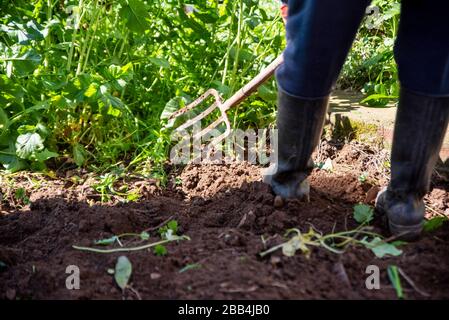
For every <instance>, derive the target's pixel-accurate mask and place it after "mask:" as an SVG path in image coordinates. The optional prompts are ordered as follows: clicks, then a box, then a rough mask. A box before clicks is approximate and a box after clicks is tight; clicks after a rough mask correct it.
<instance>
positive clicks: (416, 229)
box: [388, 220, 424, 241]
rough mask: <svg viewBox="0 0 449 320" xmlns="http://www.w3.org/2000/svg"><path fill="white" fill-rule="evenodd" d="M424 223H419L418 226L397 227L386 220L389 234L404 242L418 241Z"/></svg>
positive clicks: (397, 225)
mask: <svg viewBox="0 0 449 320" xmlns="http://www.w3.org/2000/svg"><path fill="white" fill-rule="evenodd" d="M423 225H424V222H421V223H419V224H415V225H411V226H410V225H408V226H404V225H399V224H394V223H392V222H391V221H390V220H388V226H389V228H390V232H391V233H392V234H393V235H395V236H398V238H399V239H401V240H405V241H414V240H418V239H419V238H420V236H421V232H422V229H423Z"/></svg>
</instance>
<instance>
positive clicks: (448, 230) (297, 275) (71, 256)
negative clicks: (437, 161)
mask: <svg viewBox="0 0 449 320" xmlns="http://www.w3.org/2000/svg"><path fill="white" fill-rule="evenodd" d="M387 156H388V155H387V154H382V153H379V151H375V150H373V149H372V148H371V147H367V146H363V145H359V144H350V145H349V144H348V145H345V146H343V147H342V146H337V147H336V146H332V145H329V144H324V145H323V144H322V145H321V146H320V148H319V151H318V153H317V154H316V155H315V157H316V159H318V160H320V159H321V160H324V159H327V158H330V159H331V160H332V163H333V172H329V171H325V170H320V169H316V170H314V171H313V173H312V175H311V178H310V181H311V199H310V202H308V203H307V202H300V201H297V200H293V201H286V202H285V203H283V205H282V206H279V205H276V207H275V206H274V205H273V204H274V195H273V194H272V193H271V190H270V188H269V187H268V186H266V185H264V184H263V183H262V182H261V179H260V173H259V171H260V168H259V167H257V166H253V165H250V164H248V163H235V164H226V165H202V166H200V165H187V166H185V167H183V168H173V169H172V171H171V172H172V174H171V178H170V183H169V184H168V186H167V187H165V188H162V187H159V186H157V185H156V184H155V182H154V181H149V180H139V179H130V181H128V182H129V184H128V185H129V186H130V188H136V190H138V191H139V192H140V194H141V198H140V199H139V200H138V201H136V202H128V203H126V202H123V201H110V202H106V203H101V202H100V201H99V200H100V199H99V195H98V193H97V192H95V191H94V189H93V188H92V187H91V186H89V181H90V179H94V178H92V177H87V176H86V177H83V178H82V179H81V180H82V181H81V182H80V181H78V180H76V179H74V178H73V177H74V176H75V175H74V173H66V177H59V178H57V179H54V178H48V177H42V176H39V178H38V179H37V178H36V177H32V179H30V178H29V177H27V176H26V175H25V174H24V175H22V176H19V177H17V178H16V179H15V180H14V183H15V184H14V186H11V185H10V184H8V185H7V184H6V183H5V182H3V183H2V186H1V192H2V193H3V198H4V199H5V198H6V199H12V198H11V197H10V196H9V198H8V196H7V195H10V194H11V192H10V191H8V190H9V189H8V188H12V189H14V188H18V187H20V186H22V187H23V188H25V190H26V194H27V196H28V197H29V199H30V202H31V203H30V204H22V205H21V204H20V203H19V202H20V201H16V202H14V201H13V200H11V201H3V203H2V207H1V209H2V211H1V214H0V261H2V262H3V263H4V264H5V265H6V266H3V267H1V268H0V298H2V299H5V298H6V299H137V298H138V297H139V296H140V297H141V298H142V299H304V298H311V299H396V298H397V295H396V291H395V289H394V288H393V287H392V285H391V284H390V281H389V279H388V276H387V271H386V270H387V266H389V265H396V266H398V267H399V268H400V269H401V270H402V271H403V272H404V274H405V275H406V276H407V277H408V278H409V280H411V282H412V284H411V283H409V282H408V281H406V280H405V279H404V278H402V286H403V289H404V292H405V296H406V298H407V299H440V298H446V299H447V298H449V273H448V270H449V224H448V223H445V224H443V225H442V227H441V228H439V229H438V230H436V231H434V232H431V233H427V234H424V236H423V238H422V239H421V240H419V241H417V242H413V243H408V244H404V245H402V246H401V247H400V248H401V249H402V250H403V253H402V254H401V255H400V256H398V257H387V258H382V259H379V258H376V257H375V255H374V254H373V253H372V252H371V251H370V250H368V249H366V248H364V247H362V246H350V247H349V248H348V249H347V250H346V252H345V253H343V254H336V253H332V252H329V251H327V250H325V249H324V248H321V247H313V248H312V249H311V254H310V256H309V257H306V256H305V255H303V254H301V252H297V253H296V255H295V256H293V257H287V256H284V255H282V252H281V251H276V252H275V253H273V254H271V255H268V256H266V257H264V258H261V257H260V256H259V253H260V252H261V251H263V250H266V249H267V248H271V247H272V246H274V245H276V244H279V243H281V242H282V241H283V240H285V238H283V236H284V233H285V231H286V230H287V229H289V228H299V229H300V230H301V231H303V232H307V231H308V230H309V228H310V226H313V227H314V228H315V229H316V230H319V231H320V232H322V233H323V234H326V233H330V232H335V231H342V230H349V229H354V228H356V227H357V223H356V222H355V221H354V219H353V217H352V215H353V206H354V205H355V204H357V203H359V202H365V203H368V204H373V200H374V198H375V195H376V193H377V191H378V190H379V188H380V187H381V186H382V185H384V184H385V183H386V182H387V177H388V175H387V174H386V173H385V170H384V169H382V168H380V167H379V166H381V164H382V162H383V161H384V159H385V157H387ZM362 174H363V176H364V177H365V176H366V177H367V178H366V179H361V176H362ZM36 180H38V183H37V184H36ZM3 181H4V180H3ZM33 181H34V182H33ZM448 190H449V183H448V182H447V180H444V179H443V178H442V177H441V176H435V177H434V180H433V183H432V192H431V193H430V194H429V196H427V198H426V203H427V204H428V206H429V210H428V214H429V216H434V215H437V214H438V215H441V214H445V215H449V192H448ZM170 219H173V220H177V221H178V224H179V230H178V234H185V235H188V236H189V237H190V238H191V240H190V241H180V242H178V243H170V244H168V245H167V246H166V247H167V249H168V254H167V255H166V256H157V255H155V254H154V253H153V252H152V251H149V250H141V251H135V252H129V253H125V255H126V256H127V257H128V258H129V260H130V261H131V263H132V266H133V274H132V278H131V281H130V286H131V287H132V288H133V290H125V291H124V292H122V290H121V289H120V288H119V287H118V286H117V285H116V284H115V281H114V277H113V276H112V275H110V274H108V272H107V270H108V269H110V268H114V266H115V263H116V261H117V258H118V257H119V256H120V255H123V253H113V254H99V253H91V252H84V251H79V250H75V249H73V248H72V245H81V246H93V243H92V241H93V240H95V239H102V238H109V237H111V236H113V235H117V234H120V233H125V232H134V233H140V232H141V231H143V230H149V233H150V235H151V238H150V240H151V241H157V240H158V239H160V238H159V235H158V233H157V229H158V227H159V226H161V225H163V224H164V223H166V222H167V221H169V220H170ZM371 224H372V226H373V228H374V232H377V233H379V234H381V235H383V236H385V237H389V234H388V230H387V228H386V225H385V221H384V219H383V218H382V217H380V216H378V215H376V216H375V219H374V220H373V222H372V223H371ZM124 244H125V245H127V246H128V245H129V246H131V245H136V244H137V243H136V241H133V240H128V241H126V240H125V241H124ZM191 264H197V265H196V266H197V268H191V269H189V270H186V271H183V272H180V271H181V270H182V269H183V268H184V267H185V266H187V265H191ZM69 265H76V266H78V267H79V269H80V277H81V281H80V289H79V290H68V289H67V288H66V285H65V283H66V278H67V276H69V274H67V273H66V268H67V266H69ZM369 265H377V266H378V267H379V268H380V280H381V281H380V282H381V288H380V289H379V290H368V289H367V288H366V286H365V280H366V278H367V277H368V276H369V274H367V273H366V268H367V266H369Z"/></svg>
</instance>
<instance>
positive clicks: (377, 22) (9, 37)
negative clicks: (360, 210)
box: [0, 0, 398, 175]
mask: <svg viewBox="0 0 449 320" xmlns="http://www.w3.org/2000/svg"><path fill="white" fill-rule="evenodd" d="M375 4H378V5H380V9H381V10H380V15H377V16H376V17H375V18H373V17H374V15H373V16H370V17H368V19H371V20H372V21H371V22H370V21H365V23H364V26H363V27H362V29H361V32H360V34H359V35H358V38H357V42H356V44H355V47H354V50H353V52H352V53H351V55H350V57H349V59H348V63H347V64H346V66H345V68H344V70H343V74H342V76H343V78H342V81H341V85H342V86H343V87H352V88H354V89H363V90H364V92H365V93H366V94H377V96H373V98H374V99H370V100H369V101H368V102H369V103H372V102H377V103H379V102H380V103H383V102H384V101H386V100H385V97H387V96H390V97H391V96H393V97H394V96H395V95H397V76H396V68H395V65H394V62H393V57H392V41H393V37H394V34H395V30H396V27H397V12H398V4H397V3H396V2H394V1H386V0H381V1H377V2H375ZM0 10H1V11H0V88H1V92H0V107H1V108H0V130H1V131H0V163H1V164H2V165H3V166H4V168H5V169H7V170H8V171H11V172H13V171H17V170H20V169H25V168H32V169H36V170H44V169H45V168H46V166H45V163H47V164H48V163H49V162H48V160H49V161H51V162H52V166H56V168H64V167H71V166H85V167H89V168H90V169H92V170H95V171H101V172H105V171H110V170H111V169H112V168H121V169H122V170H123V169H132V170H137V171H139V172H140V173H141V174H148V175H150V174H151V175H161V174H163V169H162V168H163V166H162V164H163V162H164V160H165V159H166V156H167V151H168V146H169V144H168V141H169V140H168V132H167V131H166V130H165V129H164V128H163V121H161V120H160V115H161V113H162V111H163V110H164V108H165V107H166V106H167V107H169V108H179V107H181V106H182V105H185V103H187V102H188V101H191V100H192V99H193V98H195V97H197V96H198V95H199V94H201V93H202V92H204V90H205V89H207V88H209V87H214V88H216V89H218V90H219V91H220V92H221V93H222V95H223V96H224V97H228V96H230V95H231V94H232V93H233V92H234V91H235V90H236V89H237V88H239V86H241V85H242V84H243V83H245V82H247V81H248V80H249V79H251V78H252V77H253V76H254V75H256V74H257V73H258V71H260V70H261V69H262V68H263V67H264V66H266V65H267V64H269V63H270V62H271V61H272V60H273V59H274V58H275V57H276V56H278V55H279V54H280V53H281V52H282V49H283V48H284V46H285V40H284V28H283V25H282V21H281V19H280V16H279V13H278V3H277V2H276V1H274V0H271V1H270V0H264V1H256V0H237V1H230V0H224V1H207V0H192V1H190V2H189V4H184V3H183V2H182V1H181V0H153V1H143V0H76V1H75V0H28V1H25V0H3V1H2V5H1V9H0ZM368 22H370V23H371V25H369V26H368V25H367V23H368ZM275 99H276V88H275V82H274V81H273V80H271V81H269V82H268V83H267V84H265V85H264V86H262V87H261V88H260V89H259V91H258V94H257V95H254V96H252V97H251V98H250V99H249V100H248V101H246V102H245V103H244V104H243V105H242V106H241V107H240V108H239V111H238V113H237V112H233V113H231V114H230V118H231V120H232V122H233V124H234V125H235V126H239V127H266V126H268V125H271V124H272V123H273V121H274V117H275Z"/></svg>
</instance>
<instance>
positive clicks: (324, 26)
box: [276, 0, 449, 98]
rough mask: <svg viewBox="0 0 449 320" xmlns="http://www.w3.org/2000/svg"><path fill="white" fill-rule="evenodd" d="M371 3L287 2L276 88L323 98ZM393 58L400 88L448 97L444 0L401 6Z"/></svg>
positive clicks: (408, 0)
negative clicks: (285, 38) (283, 48)
mask: <svg viewBox="0 0 449 320" xmlns="http://www.w3.org/2000/svg"><path fill="white" fill-rule="evenodd" d="M369 4H370V0H289V17H288V22H287V25H286V29H287V39H288V43H287V48H286V50H285V52H284V60H285V62H284V64H283V65H282V66H281V67H279V68H278V70H277V72H276V78H277V81H278V85H279V87H280V88H281V89H282V90H284V91H285V92H287V93H289V94H290V95H293V96H299V97H305V98H318V97H325V96H328V95H329V94H330V92H331V90H332V88H333V86H334V84H335V82H336V80H337V77H338V75H339V73H340V71H341V68H342V66H343V64H344V61H345V59H346V56H347V54H348V52H349V50H350V48H351V45H352V42H353V40H354V37H355V35H356V32H357V29H358V27H359V25H360V22H361V20H362V19H363V16H364V14H365V11H366V7H367V6H368V5H369ZM394 50H395V58H396V62H397V64H398V71H399V80H400V82H401V85H402V86H403V87H404V88H407V89H409V90H411V91H414V92H416V93H420V94H424V95H430V96H449V0H402V7H401V16H400V24H399V30H398V37H397V39H396V43H395V48H394Z"/></svg>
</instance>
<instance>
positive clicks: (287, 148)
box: [262, 89, 329, 200]
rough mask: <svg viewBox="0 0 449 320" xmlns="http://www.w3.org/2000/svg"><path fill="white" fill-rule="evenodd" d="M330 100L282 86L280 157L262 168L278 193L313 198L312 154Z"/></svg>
mask: <svg viewBox="0 0 449 320" xmlns="http://www.w3.org/2000/svg"><path fill="white" fill-rule="evenodd" d="M328 102H329V98H328V97H326V98H318V99H305V98H298V97H293V96H291V95H289V94H287V93H286V92H284V91H282V90H281V89H279V91H278V114H277V122H276V123H277V129H278V144H277V160H276V163H274V164H273V165H272V166H270V167H269V168H268V169H265V170H264V172H262V176H263V181H264V182H265V183H267V184H269V185H271V187H272V189H273V191H274V193H275V194H277V195H278V196H281V197H282V198H285V199H288V198H306V199H307V200H308V199H309V191H310V187H309V183H308V180H307V177H308V175H309V174H310V172H311V170H312V169H313V161H312V159H311V155H312V152H313V150H314V149H315V147H316V146H317V145H318V142H319V140H320V137H321V132H322V130H323V124H324V119H325V116H326V111H327V106H328ZM275 152H276V151H275Z"/></svg>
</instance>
